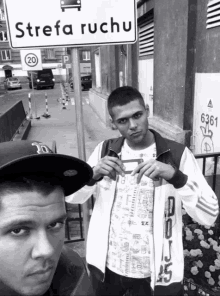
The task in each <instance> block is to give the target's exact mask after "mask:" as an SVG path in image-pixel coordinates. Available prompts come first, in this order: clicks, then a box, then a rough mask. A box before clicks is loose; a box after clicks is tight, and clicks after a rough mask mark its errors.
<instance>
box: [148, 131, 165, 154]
mask: <svg viewBox="0 0 220 296" xmlns="http://www.w3.org/2000/svg"><path fill="white" fill-rule="evenodd" d="M149 131H151V132H152V133H153V135H154V138H155V142H156V148H157V157H158V156H160V155H161V154H163V153H165V152H167V151H169V150H170V148H169V146H168V143H167V141H166V139H164V138H163V137H162V136H161V135H160V134H159V133H157V132H156V131H155V130H152V129H149Z"/></svg>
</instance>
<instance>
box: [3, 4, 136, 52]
mask: <svg viewBox="0 0 220 296" xmlns="http://www.w3.org/2000/svg"><path fill="white" fill-rule="evenodd" d="M4 3H5V12H6V20H7V26H8V33H9V41H10V45H11V47H12V48H15V49H19V48H20V49H22V48H23V49H24V48H34V47H38V48H43V47H62V46H65V47H75V46H85V45H88V46H92V45H101V44H103V45H104V44H123V43H135V42H136V40H137V16H136V0H95V1H91V0H37V1H36V0H5V2H4Z"/></svg>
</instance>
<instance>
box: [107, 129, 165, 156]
mask: <svg viewBox="0 0 220 296" xmlns="http://www.w3.org/2000/svg"><path fill="white" fill-rule="evenodd" d="M149 131H151V132H152V133H153V135H154V138H155V142H156V148H157V157H158V156H159V155H161V154H163V153H165V152H167V151H169V146H168V143H167V141H166V139H164V138H163V137H162V136H161V135H160V134H159V133H157V132H156V131H155V130H152V129H149ZM124 140H125V138H124V137H119V138H117V139H114V141H112V142H111V143H110V145H109V148H112V150H114V151H115V152H116V153H117V154H119V153H120V152H121V147H122V146H123V144H124Z"/></svg>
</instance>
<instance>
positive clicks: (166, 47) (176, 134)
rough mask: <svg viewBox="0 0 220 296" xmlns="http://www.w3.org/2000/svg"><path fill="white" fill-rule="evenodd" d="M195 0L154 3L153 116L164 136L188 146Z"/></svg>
mask: <svg viewBox="0 0 220 296" xmlns="http://www.w3.org/2000/svg"><path fill="white" fill-rule="evenodd" d="M196 4H197V1H196V0H195V1H194V0H186V1H182V0H163V1H160V0H155V4H154V29H155V31H154V61H155V63H154V116H153V118H152V120H151V121H150V122H151V125H152V127H153V128H155V129H157V130H158V131H159V132H161V133H162V134H163V135H164V136H167V137H168V138H171V139H174V140H177V141H179V142H182V143H184V144H187V145H189V141H190V136H191V130H192V124H193V122H192V107H191V108H190V106H191V105H192V102H193V90H194V88H193V87H194V49H195V28H196V9H195V8H196Z"/></svg>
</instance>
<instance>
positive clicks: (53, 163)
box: [0, 154, 93, 196]
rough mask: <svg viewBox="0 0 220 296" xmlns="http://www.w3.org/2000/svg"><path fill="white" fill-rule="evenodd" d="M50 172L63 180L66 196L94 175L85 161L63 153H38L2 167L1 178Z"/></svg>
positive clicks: (0, 169)
mask: <svg viewBox="0 0 220 296" xmlns="http://www.w3.org/2000/svg"><path fill="white" fill-rule="evenodd" d="M35 173H36V174H39V173H42V177H43V174H44V173H49V174H51V175H52V176H57V177H59V179H60V180H61V186H62V187H63V189H64V194H65V196H68V195H70V194H72V193H74V192H76V191H78V190H79V189H80V188H82V187H83V186H85V185H86V184H87V183H88V182H89V181H90V180H91V178H92V176H93V170H92V168H91V167H90V166H89V165H88V164H87V163H86V162H84V161H82V160H80V159H78V158H75V157H72V156H68V155H63V154H38V155H31V156H27V157H22V158H19V159H17V160H14V161H12V162H9V163H7V164H6V165H5V166H2V167H1V168H0V178H1V177H5V176H11V175H18V174H19V175H22V174H35Z"/></svg>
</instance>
